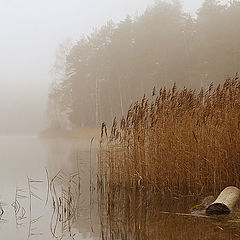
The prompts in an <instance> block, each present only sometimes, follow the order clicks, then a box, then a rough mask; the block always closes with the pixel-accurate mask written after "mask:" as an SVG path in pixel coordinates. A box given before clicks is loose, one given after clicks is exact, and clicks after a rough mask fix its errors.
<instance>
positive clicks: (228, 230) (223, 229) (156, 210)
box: [99, 189, 240, 240]
mask: <svg viewBox="0 0 240 240" xmlns="http://www.w3.org/2000/svg"><path fill="white" fill-rule="evenodd" d="M194 199H195V197H182V198H179V199H176V198H169V199H166V200H163V199H162V197H161V196H160V195H158V194H152V193H150V192H149V191H148V190H146V189H142V190H136V189H135V190H134V189H121V190H120V189H116V190H115V192H114V194H110V193H109V192H107V191H106V192H101V191H99V213H100V222H101V239H102V240H113V239H125V240H128V239H129V240H134V239H136V240H146V239H151V240H158V239H161V240H169V239H178V240H186V239H220V240H226V239H229V240H230V239H231V240H233V239H239V236H240V232H239V230H238V229H234V228H232V227H231V223H228V222H227V219H223V221H221V220H217V219H214V220H213V219H211V218H209V217H207V216H201V215H200V216H193V215H191V214H189V209H190V206H192V205H193V203H194V202H195V201H194Z"/></svg>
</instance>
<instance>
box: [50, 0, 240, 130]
mask: <svg viewBox="0 0 240 240" xmlns="http://www.w3.org/2000/svg"><path fill="white" fill-rule="evenodd" d="M239 46H240V2H239V1H231V2H230V3H229V4H227V5H221V4H220V3H219V2H218V1H215V0H206V1H205V2H204V4H203V6H202V8H201V9H199V10H198V12H197V16H196V18H193V17H191V16H190V15H188V14H186V13H184V12H183V11H182V8H181V4H179V2H178V1H174V2H173V3H172V4H170V3H165V2H162V1H156V3H155V5H154V6H152V7H149V8H148V9H147V10H146V11H145V13H144V14H143V15H141V16H137V17H134V18H132V17H130V16H127V17H126V19H125V20H123V21H121V22H120V23H118V24H115V23H113V22H112V21H109V22H108V23H107V24H106V25H104V26H102V28H101V29H95V30H94V31H93V32H92V34H91V35H89V36H83V37H82V38H81V39H80V40H79V41H78V42H76V43H75V44H74V45H71V44H69V43H67V44H66V43H65V44H62V45H61V46H60V47H59V49H58V55H57V57H56V64H55V66H54V76H55V77H54V81H53V84H52V87H51V90H50V93H49V96H50V97H49V112H50V115H51V116H50V118H51V127H55V128H56V127H58V128H59V127H60V128H66V127H67V126H68V127H69V126H70V127H74V128H75V127H96V126H99V124H100V123H101V122H103V121H104V122H108V123H109V122H111V121H112V119H113V118H114V117H115V116H117V117H118V118H121V116H123V115H124V114H125V113H126V111H127V109H128V108H129V106H130V104H131V103H133V102H135V101H136V100H137V99H138V98H140V97H142V95H143V94H144V93H150V92H151V89H152V88H153V87H154V86H155V87H156V89H158V88H160V87H163V86H166V87H170V86H172V85H173V83H174V82H176V84H177V85H178V86H179V87H183V86H187V87H191V88H194V89H198V88H200V87H203V88H204V87H205V86H208V85H209V83H210V82H213V83H214V84H219V83H221V82H223V80H224V79H225V78H226V77H229V76H232V75H234V74H235V73H236V72H238V71H239V70H240V47H239Z"/></svg>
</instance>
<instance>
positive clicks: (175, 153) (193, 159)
mask: <svg viewBox="0 0 240 240" xmlns="http://www.w3.org/2000/svg"><path fill="white" fill-rule="evenodd" d="M105 130H106V127H105V125H104V124H103V127H102V142H101V146H100V154H99V167H100V169H99V185H100V186H102V187H104V188H107V189H108V191H109V192H111V191H112V192H113V191H114V190H116V189H119V188H121V189H148V190H151V192H157V193H161V195H162V196H164V195H166V194H167V195H169V194H170V195H175V196H176V195H189V194H196V195H198V194H205V193H208V192H211V193H213V194H216V193H217V192H219V191H220V190H221V189H223V188H224V187H226V186H228V185H236V186H239V182H240V178H239V176H240V137H239V136H240V81H239V78H238V76H235V77H234V78H232V79H227V80H226V81H225V83H224V84H223V86H218V87H216V88H214V87H213V85H212V84H211V85H210V87H209V89H208V90H206V91H203V90H201V91H200V92H199V93H196V92H195V91H193V90H191V89H186V88H184V89H183V90H181V91H178V90H177V89H176V86H175V85H174V86H173V88H172V89H171V90H166V89H165V88H163V89H160V91H159V93H157V92H156V90H155V89H153V92H152V98H151V99H147V98H146V97H145V96H144V97H143V99H142V101H141V102H136V103H135V104H134V105H132V106H131V107H130V108H129V111H128V114H127V116H126V118H123V119H122V120H121V123H120V126H119V127H117V123H116V121H115V120H114V122H113V126H112V130H111V134H110V136H108V137H107V136H106V133H105ZM106 132H107V131H106ZM103 135H104V136H103ZM105 136H106V137H105Z"/></svg>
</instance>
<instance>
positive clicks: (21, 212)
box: [11, 187, 27, 227]
mask: <svg viewBox="0 0 240 240" xmlns="http://www.w3.org/2000/svg"><path fill="white" fill-rule="evenodd" d="M26 198H27V196H26V191H25V190H24V189H22V188H19V187H16V193H15V199H14V202H13V203H12V204H11V206H12V207H13V208H14V214H15V220H16V227H20V226H22V225H23V223H22V222H21V221H22V220H23V219H25V218H26V210H25V208H24V207H22V206H21V204H20V202H19V201H20V199H26Z"/></svg>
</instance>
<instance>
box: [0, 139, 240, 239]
mask: <svg viewBox="0 0 240 240" xmlns="http://www.w3.org/2000/svg"><path fill="white" fill-rule="evenodd" d="M97 147H98V142H97V141H95V140H94V141H93V143H92V144H91V143H90V140H81V141H80V140H63V139H54V140H53V139H49V140H46V139H44V140H43V139H40V138H38V137H35V136H30V137H29V136H16V137H12V136H11V137H8V136H7V137H0V161H1V170H0V171H1V174H0V180H1V181H0V189H1V191H0V202H1V207H2V209H3V211H4V212H3V215H2V217H1V219H0V236H1V239H9V240H26V239H36V240H48V239H49V240H51V239H76V240H77V239H94V240H95V239H171V240H173V239H180V240H185V239H199V240H200V239H201V240H202V239H224V240H226V239H229V240H230V239H240V224H239V223H238V221H236V219H237V218H238V216H239V214H238V213H233V214H230V215H229V216H226V217H222V218H209V217H205V216H192V215H190V214H189V209H190V207H191V206H192V205H193V204H197V203H198V202H199V201H200V199H198V198H197V197H194V196H188V197H181V196H180V197H179V198H174V199H168V200H161V199H159V198H158V197H157V196H156V197H154V198H153V197H152V196H153V195H152V194H149V192H148V191H147V190H143V189H142V190H141V189H140V190H139V189H138V190H119V189H116V193H115V195H114V197H113V198H111V199H108V197H109V195H108V193H106V192H100V191H99V192H98V191H97V186H96V184H95V183H96V181H97V178H96V167H97V164H96V163H97ZM90 149H91V151H90ZM90 186H91V187H90Z"/></svg>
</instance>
